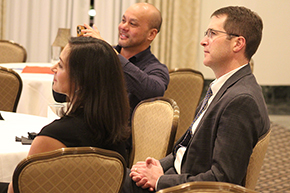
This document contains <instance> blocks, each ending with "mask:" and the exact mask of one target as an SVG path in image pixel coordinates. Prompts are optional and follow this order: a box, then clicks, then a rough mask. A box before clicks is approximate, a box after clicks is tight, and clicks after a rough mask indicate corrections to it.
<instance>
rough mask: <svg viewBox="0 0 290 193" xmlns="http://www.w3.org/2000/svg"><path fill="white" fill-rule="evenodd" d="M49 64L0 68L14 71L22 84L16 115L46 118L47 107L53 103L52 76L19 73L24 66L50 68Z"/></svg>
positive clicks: (10, 65)
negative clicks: (22, 114)
mask: <svg viewBox="0 0 290 193" xmlns="http://www.w3.org/2000/svg"><path fill="white" fill-rule="evenodd" d="M51 65H52V64H51V63H5V64H3V63H2V64H0V66H3V67H6V68H11V69H13V70H14V71H16V72H17V73H18V74H19V75H20V77H21V79H22V82H23V87H22V93H21V96H20V100H19V104H18V106H17V110H16V112H17V113H24V114H30V115H37V116H43V117H46V116H47V110H48V109H47V107H48V105H49V104H51V103H54V102H55V101H54V99H53V95H52V81H53V74H38V73H21V72H22V70H23V68H24V67H25V66H39V67H50V66H51Z"/></svg>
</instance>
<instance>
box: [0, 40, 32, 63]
mask: <svg viewBox="0 0 290 193" xmlns="http://www.w3.org/2000/svg"><path fill="white" fill-rule="evenodd" d="M0 50H1V52H0V63H13V62H14V63H16V62H26V57H27V52H26V49H25V48H24V47H23V46H22V45H20V44H18V43H15V42H13V41H10V40H0Z"/></svg>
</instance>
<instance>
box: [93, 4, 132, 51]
mask: <svg viewBox="0 0 290 193" xmlns="http://www.w3.org/2000/svg"><path fill="white" fill-rule="evenodd" d="M136 2H137V0H106V1H104V0H95V2H94V9H95V10H96V13H97V15H96V16H95V17H94V24H95V25H96V26H97V28H98V29H99V31H100V33H101V36H102V37H103V38H104V39H105V40H106V41H108V42H109V43H110V44H111V45H116V44H117V43H118V25H119V23H120V21H121V19H122V16H123V14H124V13H125V11H126V10H127V8H128V7H130V6H131V5H133V4H134V3H136Z"/></svg>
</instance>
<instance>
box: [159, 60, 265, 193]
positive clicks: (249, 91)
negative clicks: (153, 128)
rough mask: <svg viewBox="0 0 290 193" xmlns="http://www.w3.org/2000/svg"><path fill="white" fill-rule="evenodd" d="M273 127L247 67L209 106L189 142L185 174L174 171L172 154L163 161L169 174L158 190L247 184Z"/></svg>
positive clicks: (183, 171) (262, 98)
mask: <svg viewBox="0 0 290 193" xmlns="http://www.w3.org/2000/svg"><path fill="white" fill-rule="evenodd" d="M199 108H200V106H199V107H198V109H199ZM198 109H197V110H198ZM269 128H270V121H269V117H268V113H267V107H266V104H265V101H264V97H263V95H262V91H261V87H260V86H259V85H258V83H257V82H256V79H255V77H254V75H253V74H252V72H251V69H250V66H249V65H246V66H245V67H243V68H242V69H240V70H239V71H237V72H236V73H235V74H233V75H232V76H231V77H230V78H229V79H228V80H227V81H226V82H225V84H224V85H223V86H222V87H221V89H220V90H219V91H218V93H217V94H216V96H215V97H214V99H213V101H212V102H211V104H210V105H209V107H208V110H207V111H206V112H205V114H204V116H203V118H202V119H201V121H200V123H199V125H198V127H197V129H196V131H195V133H194V136H193V137H192V138H191V141H190V142H189V145H188V147H187V150H186V152H185V155H184V157H183V160H182V166H181V174H180V175H179V174H177V173H176V171H175V169H174V165H173V164H174V156H173V154H172V153H171V154H169V155H168V156H167V157H165V158H163V159H162V160H160V162H161V165H162V167H163V169H164V172H165V175H163V176H161V177H160V178H159V181H158V184H157V190H160V189H163V188H167V187H171V186H175V185H178V184H182V183H185V182H189V181H222V182H230V183H234V184H240V185H243V184H242V183H243V179H244V177H245V175H246V171H247V166H248V163H249V158H250V156H251V153H252V150H253V147H254V146H255V145H256V143H257V141H258V139H259V137H260V136H262V135H263V134H265V133H266V132H267V131H268V130H269ZM181 139H182V138H181ZM178 143H179V141H177V144H178Z"/></svg>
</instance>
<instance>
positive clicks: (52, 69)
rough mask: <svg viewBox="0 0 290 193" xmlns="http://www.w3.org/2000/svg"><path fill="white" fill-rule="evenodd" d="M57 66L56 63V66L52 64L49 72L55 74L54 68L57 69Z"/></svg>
mask: <svg viewBox="0 0 290 193" xmlns="http://www.w3.org/2000/svg"><path fill="white" fill-rule="evenodd" d="M57 65H58V63H56V64H54V65H52V66H51V67H50V70H51V71H52V72H53V73H56V67H57Z"/></svg>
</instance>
